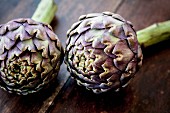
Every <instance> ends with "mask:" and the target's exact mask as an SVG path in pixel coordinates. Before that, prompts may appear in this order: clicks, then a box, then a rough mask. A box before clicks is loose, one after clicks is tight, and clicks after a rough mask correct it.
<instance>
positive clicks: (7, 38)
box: [0, 18, 63, 95]
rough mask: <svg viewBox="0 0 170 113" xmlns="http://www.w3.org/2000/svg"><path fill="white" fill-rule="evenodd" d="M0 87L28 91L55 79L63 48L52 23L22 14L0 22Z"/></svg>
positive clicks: (22, 93) (19, 92) (8, 89)
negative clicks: (19, 17)
mask: <svg viewBox="0 0 170 113" xmlns="http://www.w3.org/2000/svg"><path fill="white" fill-rule="evenodd" d="M0 45H1V48H0V65H1V67H0V87H1V88H3V89H4V90H7V91H8V92H10V93H16V94H21V95H26V94H29V93H34V92H37V91H39V90H41V89H44V88H46V87H47V86H49V84H50V83H51V82H52V81H54V80H55V78H56V76H57V73H58V71H59V68H60V65H61V63H62V61H63V48H62V46H61V43H60V41H59V39H58V37H57V36H56V35H55V34H54V32H53V31H52V28H51V27H50V26H49V25H46V24H43V23H38V22H35V21H33V20H31V19H27V18H25V19H24V18H21V19H15V20H12V21H10V22H8V23H6V24H3V25H0Z"/></svg>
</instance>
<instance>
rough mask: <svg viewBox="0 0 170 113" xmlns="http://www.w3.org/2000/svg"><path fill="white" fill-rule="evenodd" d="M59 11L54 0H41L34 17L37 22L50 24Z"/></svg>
mask: <svg viewBox="0 0 170 113" xmlns="http://www.w3.org/2000/svg"><path fill="white" fill-rule="evenodd" d="M56 11H57V5H56V4H55V2H54V0H41V2H40V3H39V4H38V7H37V9H36V11H35V12H34V14H33V16H32V19H33V20H35V21H37V22H42V23H46V24H50V23H51V21H52V20H53V18H54V16H55V13H56Z"/></svg>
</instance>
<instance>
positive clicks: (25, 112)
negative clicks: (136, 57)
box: [0, 0, 170, 113]
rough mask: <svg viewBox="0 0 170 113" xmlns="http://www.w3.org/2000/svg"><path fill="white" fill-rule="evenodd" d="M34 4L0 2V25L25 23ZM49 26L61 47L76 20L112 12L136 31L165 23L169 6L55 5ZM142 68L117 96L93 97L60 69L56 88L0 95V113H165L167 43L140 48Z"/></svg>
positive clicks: (139, 2)
mask: <svg viewBox="0 0 170 113" xmlns="http://www.w3.org/2000/svg"><path fill="white" fill-rule="evenodd" d="M39 1H40V0H1V2H0V15H1V17H0V24H3V23H6V22H8V21H9V20H11V19H14V18H19V17H31V15H32V14H33V12H34V10H35V9H36V7H37V5H38V3H39ZM56 3H57V4H58V12H57V13H56V17H55V19H54V20H53V22H52V24H51V25H52V26H53V29H54V31H55V33H56V34H57V35H58V37H59V38H60V40H61V42H62V44H63V46H65V41H66V31H67V30H68V29H69V28H70V26H71V25H72V24H73V23H74V22H76V21H77V19H78V17H79V16H80V15H82V14H87V13H92V12H103V11H112V12H115V13H119V14H120V15H122V16H123V17H124V18H125V19H127V20H129V21H131V22H133V24H134V26H135V28H136V30H139V29H142V28H144V27H147V26H149V25H151V24H153V23H155V22H160V21H165V20H168V19H170V1H169V0H56ZM143 53H144V61H143V67H142V68H141V69H140V71H139V72H138V73H137V74H136V77H135V78H134V79H133V81H132V82H131V83H130V84H129V85H128V87H126V88H125V89H124V90H123V91H121V92H119V93H113V92H108V93H104V94H100V95H95V94H93V93H92V92H90V91H87V90H86V89H85V88H84V87H80V86H78V85H77V84H76V82H75V81H74V80H73V79H71V78H70V77H69V73H68V72H67V71H66V66H65V64H64V63H63V64H62V66H61V70H60V73H59V76H58V78H57V82H56V83H55V85H53V86H51V87H50V88H49V89H48V90H46V91H42V92H40V93H37V94H33V95H28V96H19V95H14V94H9V93H7V92H5V91H3V90H1V89H0V113H43V112H51V113H170V40H167V41H164V42H162V43H160V44H156V45H154V46H151V47H148V48H143Z"/></svg>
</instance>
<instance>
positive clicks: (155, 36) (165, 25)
mask: <svg viewBox="0 0 170 113" xmlns="http://www.w3.org/2000/svg"><path fill="white" fill-rule="evenodd" d="M137 37H138V41H139V43H140V45H142V46H144V47H148V46H150V45H153V44H156V43H159V42H161V41H164V40H167V39H170V20H169V21H165V22H160V23H156V24H153V25H151V26H149V27H147V28H145V29H142V30H139V31H137Z"/></svg>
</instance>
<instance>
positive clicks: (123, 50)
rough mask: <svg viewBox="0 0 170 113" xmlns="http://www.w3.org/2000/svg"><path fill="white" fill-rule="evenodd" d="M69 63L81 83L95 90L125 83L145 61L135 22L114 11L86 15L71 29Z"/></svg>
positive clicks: (104, 90) (68, 48) (115, 88)
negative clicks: (134, 25)
mask: <svg viewBox="0 0 170 113" xmlns="http://www.w3.org/2000/svg"><path fill="white" fill-rule="evenodd" d="M67 37H68V39H67V42H66V48H65V63H66V64H67V67H68V71H69V72H70V73H71V76H72V77H73V78H75V79H76V81H77V83H78V84H79V85H83V86H85V87H86V88H87V89H91V90H92V91H93V92H94V93H102V92H106V91H108V90H110V89H113V90H114V91H119V90H120V89H121V88H122V87H125V86H126V85H127V84H128V83H129V81H130V80H131V78H133V77H134V75H135V73H136V72H137V71H138V70H139V67H140V66H141V65H142V57H143V55H142V51H141V48H140V45H139V44H138V41H137V36H136V32H135V30H134V29H133V26H132V24H131V23H130V22H129V21H126V20H125V19H124V18H122V17H121V16H120V15H118V14H114V13H111V12H103V13H92V14H87V15H82V16H80V18H79V21H78V22H76V23H74V24H73V25H72V27H71V29H69V30H68V32H67Z"/></svg>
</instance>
